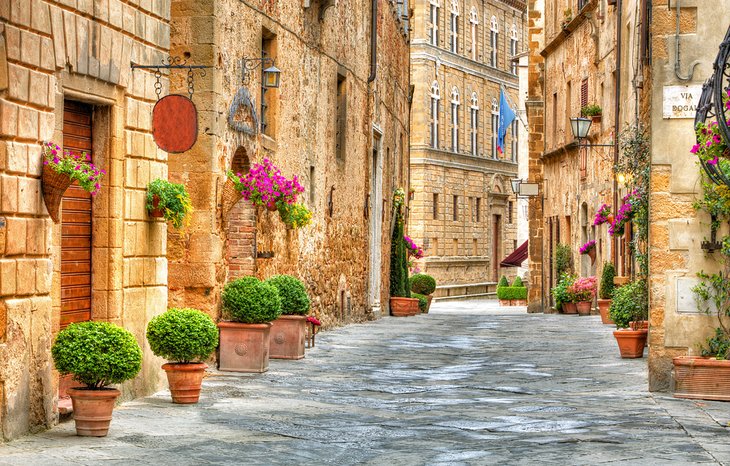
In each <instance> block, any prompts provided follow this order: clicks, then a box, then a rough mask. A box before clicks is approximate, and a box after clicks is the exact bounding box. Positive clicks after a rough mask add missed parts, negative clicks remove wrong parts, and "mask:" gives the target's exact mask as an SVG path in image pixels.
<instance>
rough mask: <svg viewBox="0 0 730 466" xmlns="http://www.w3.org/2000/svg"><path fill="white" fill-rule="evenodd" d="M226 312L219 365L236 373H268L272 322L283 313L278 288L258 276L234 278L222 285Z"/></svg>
mask: <svg viewBox="0 0 730 466" xmlns="http://www.w3.org/2000/svg"><path fill="white" fill-rule="evenodd" d="M221 298H222V301H223V315H224V317H226V318H228V319H230V320H231V321H222V322H219V323H218V328H219V329H220V332H221V334H220V357H219V358H218V368H219V369H220V370H222V371H233V372H266V371H267V370H268V369H269V333H270V330H271V321H272V320H275V319H276V318H277V317H279V315H280V314H281V298H280V297H279V291H278V290H277V289H276V287H275V286H274V285H272V284H270V283H265V282H261V281H259V280H258V279H257V278H256V277H243V278H239V279H237V280H233V281H232V282H229V283H228V284H226V286H225V288H223V294H222V296H221Z"/></svg>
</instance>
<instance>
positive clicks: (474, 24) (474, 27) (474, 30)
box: [469, 6, 479, 61]
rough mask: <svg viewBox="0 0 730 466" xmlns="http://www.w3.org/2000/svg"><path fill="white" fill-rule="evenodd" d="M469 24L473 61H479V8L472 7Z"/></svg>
mask: <svg viewBox="0 0 730 466" xmlns="http://www.w3.org/2000/svg"><path fill="white" fill-rule="evenodd" d="M469 24H470V25H471V59H472V60H475V61H476V59H477V37H478V28H479V14H478V13H477V7H475V6H472V7H471V11H470V12H469Z"/></svg>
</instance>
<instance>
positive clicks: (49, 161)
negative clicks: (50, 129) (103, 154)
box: [43, 142, 106, 196]
mask: <svg viewBox="0 0 730 466" xmlns="http://www.w3.org/2000/svg"><path fill="white" fill-rule="evenodd" d="M43 165H44V166H47V167H48V168H50V169H51V170H53V171H54V172H56V173H61V174H64V175H67V176H68V177H69V178H70V179H71V181H78V182H79V186H81V188H82V189H83V190H84V191H87V192H90V193H91V195H92V196H95V195H97V194H98V193H99V191H100V190H101V179H102V178H103V177H104V175H106V171H104V170H102V169H99V168H97V167H96V166H95V165H94V164H93V163H91V156H90V155H89V154H87V153H86V152H82V153H80V154H78V153H77V154H74V153H72V152H71V151H68V150H62V149H61V147H59V146H58V144H55V143H53V142H46V143H43Z"/></svg>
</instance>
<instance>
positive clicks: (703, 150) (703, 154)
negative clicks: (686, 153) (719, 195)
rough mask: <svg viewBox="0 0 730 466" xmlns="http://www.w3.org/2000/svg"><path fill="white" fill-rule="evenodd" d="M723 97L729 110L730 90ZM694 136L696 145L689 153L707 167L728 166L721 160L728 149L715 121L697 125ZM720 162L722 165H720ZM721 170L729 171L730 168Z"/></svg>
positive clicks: (724, 103) (723, 159)
mask: <svg viewBox="0 0 730 466" xmlns="http://www.w3.org/2000/svg"><path fill="white" fill-rule="evenodd" d="M723 97H724V98H723V105H725V108H726V109H728V110H730V89H728V90H727V91H726V95H725V96H723ZM695 135H696V136H697V144H695V145H693V146H692V148H691V149H690V153H692V154H694V155H696V156H697V157H698V158H699V159H700V160H702V161H704V162H705V163H707V164H708V165H718V164H720V165H723V164H728V165H730V164H729V163H728V162H727V161H726V160H725V158H723V156H725V157H727V155H726V154H725V153H726V151H727V149H728V147H727V144H725V141H724V139H723V137H722V134H721V133H720V126H719V125H718V124H717V122H716V121H712V122H710V123H709V124H705V123H697V126H696V127H695ZM721 161H722V162H724V163H721ZM721 168H727V169H728V170H730V167H721ZM728 170H723V171H728Z"/></svg>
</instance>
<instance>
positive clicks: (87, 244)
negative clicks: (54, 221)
mask: <svg viewBox="0 0 730 466" xmlns="http://www.w3.org/2000/svg"><path fill="white" fill-rule="evenodd" d="M91 117H92V107H91V106H90V105H86V104H82V103H80V102H73V101H66V102H64V108H63V148H64V150H68V151H71V152H72V153H74V154H81V153H82V152H86V153H87V154H89V155H91V121H92V118H91ZM61 209H62V221H61V328H64V327H66V326H67V325H68V324H71V323H74V322H84V321H87V320H91V194H89V193H87V192H86V191H84V190H83V189H81V187H80V186H79V185H78V182H75V183H74V184H73V185H71V187H70V188H68V190H67V191H66V193H65V194H64V196H63V203H62V204H61Z"/></svg>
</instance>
